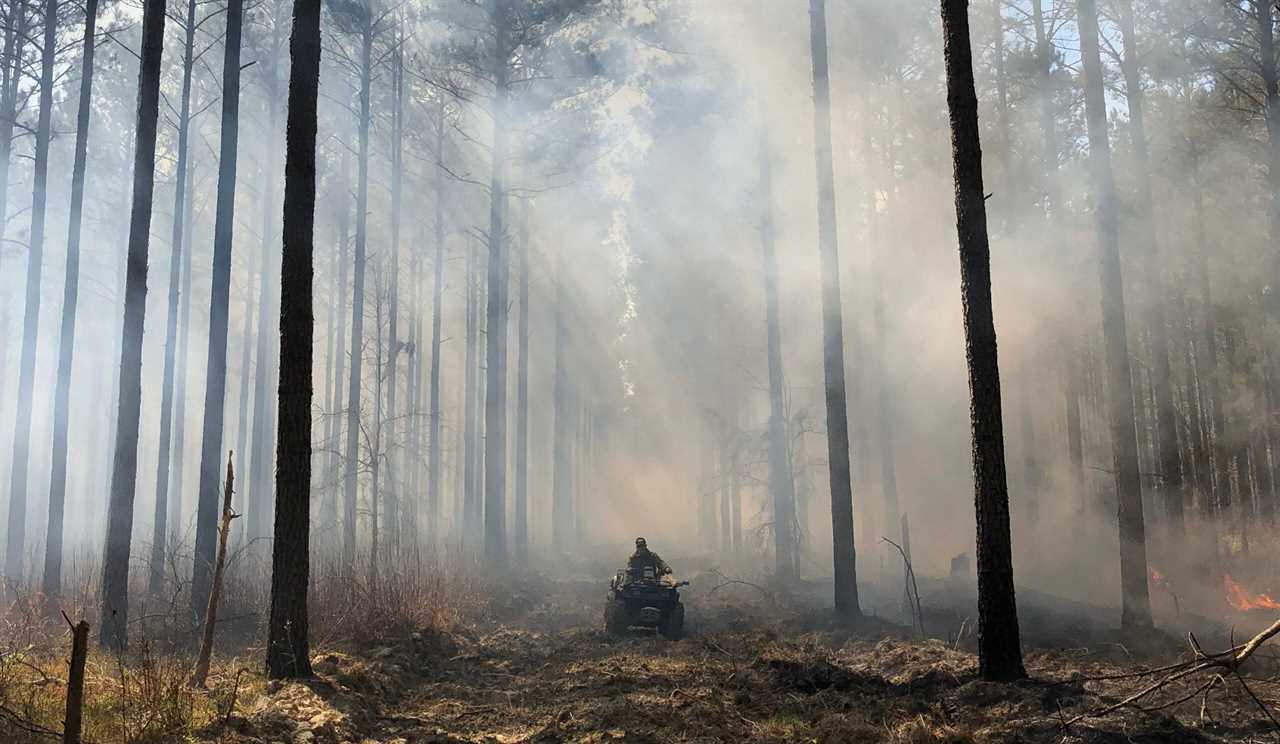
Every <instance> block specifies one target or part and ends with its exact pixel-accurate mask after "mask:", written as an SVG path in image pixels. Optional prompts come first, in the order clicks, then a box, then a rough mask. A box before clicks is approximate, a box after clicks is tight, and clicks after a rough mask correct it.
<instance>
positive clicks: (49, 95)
mask: <svg viewBox="0 0 1280 744" xmlns="http://www.w3.org/2000/svg"><path fill="white" fill-rule="evenodd" d="M57 33H58V3H57V0H46V2H45V9H44V42H43V45H42V48H43V52H42V53H41V55H40V114H39V119H38V120H37V122H36V144H35V165H34V167H33V172H32V177H31V182H32V189H31V240H30V243H29V244H28V246H27V293H26V311H25V312H24V314H23V316H22V320H23V325H22V355H21V356H20V357H19V361H18V398H17V411H16V414H15V416H14V427H13V463H12V465H11V467H10V470H9V530H8V542H7V543H6V551H5V561H4V572H5V576H8V577H9V578H10V579H14V580H17V581H21V580H22V579H23V575H24V573H25V570H24V566H23V554H24V553H25V552H26V539H27V469H28V466H29V465H30V459H31V420H32V404H33V402H34V401H33V398H34V394H35V382H36V342H37V340H38V338H39V336H40V283H41V275H42V274H43V271H44V229H45V212H46V207H47V206H48V192H49V133H50V126H51V123H52V119H53V64H54V61H55V57H56V56H57ZM147 216H148V219H149V218H150V206H148V215H147ZM145 250H146V246H145V244H144V246H143V251H144V252H145ZM143 292H144V294H145V292H146V288H145V287H143ZM140 326H141V316H139V329H138V332H139V334H141V332H142V331H141V327H140ZM136 446H137V442H134V447H135V456H136Z"/></svg>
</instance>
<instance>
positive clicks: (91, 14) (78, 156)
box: [42, 0, 98, 598]
mask: <svg viewBox="0 0 1280 744" xmlns="http://www.w3.org/2000/svg"><path fill="white" fill-rule="evenodd" d="M97 22H98V0H88V1H87V2H86V3H85V16H84V56H83V57H82V58H81V61H80V101H79V105H78V108H77V110H76V145H75V161H74V164H73V165H72V167H71V213H70V218H69V220H68V225H67V271H66V279H65V282H64V285H63V291H62V333H61V338H60V340H59V342H58V377H57V389H56V391H55V393H54V400H53V468H52V473H51V474H50V476H49V523H48V531H47V532H46V536H45V542H44V578H43V584H42V587H43V589H44V594H45V596H46V597H51V598H52V597H57V596H58V595H60V594H61V593H62V531H63V522H64V520H63V515H64V513H65V506H66V497H67V429H68V419H69V418H70V416H69V410H70V405H69V403H70V396H71V360H72V353H73V352H74V351H75V342H76V303H77V302H78V300H79V298H80V225H81V215H82V210H83V207H84V178H85V164H86V161H87V160H88V152H89V114H90V108H91V107H90V104H91V103H92V97H93V53H94V44H95V41H96V40H95V39H94V29H95V28H96V26H97Z"/></svg>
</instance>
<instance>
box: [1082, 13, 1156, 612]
mask: <svg viewBox="0 0 1280 744" xmlns="http://www.w3.org/2000/svg"><path fill="white" fill-rule="evenodd" d="M1078 13H1079V19H1078V23H1079V26H1080V42H1081V61H1082V64H1083V68H1084V88H1085V119H1086V123H1087V124H1088V129H1089V165H1090V170H1091V171H1092V173H1091V178H1092V181H1093V190H1094V200H1095V205H1094V207H1095V212H1096V219H1097V230H1098V254H1099V255H1098V259H1099V278H1100V280H1101V285H1102V335H1103V341H1104V344H1105V347H1106V365H1107V394H1108V398H1109V401H1108V405H1107V409H1108V416H1109V420H1110V422H1111V449H1112V458H1113V460H1114V463H1115V488H1116V501H1117V505H1118V511H1119V526H1120V585H1121V615H1120V625H1121V627H1122V628H1125V629H1133V628H1144V627H1148V626H1150V625H1151V599H1150V595H1149V593H1148V587H1147V539H1146V526H1145V524H1144V521H1143V515H1142V484H1141V481H1140V479H1139V475H1138V440H1137V431H1136V430H1135V428H1134V409H1133V384H1132V375H1131V373H1130V369H1129V344H1128V338H1127V331H1126V329H1125V308H1124V283H1123V280H1122V278H1121V269H1120V235H1119V233H1120V226H1119V220H1118V216H1117V213H1116V212H1117V205H1116V188H1115V179H1114V177H1113V175H1112V172H1111V143H1110V142H1109V141H1108V135H1107V111H1106V94H1105V92H1104V90H1103V81H1102V59H1101V57H1100V55H1099V51H1098V11H1097V7H1096V2H1095V0H1080V4H1079V8H1078Z"/></svg>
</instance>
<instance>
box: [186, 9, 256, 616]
mask: <svg viewBox="0 0 1280 744" xmlns="http://www.w3.org/2000/svg"><path fill="white" fill-rule="evenodd" d="M243 23H244V0H228V3H227V35H226V41H225V43H224V46H223V57H222V139H221V143H220V145H219V150H218V196H217V207H216V209H215V214H214V223H213V271H212V274H213V277H212V283H211V285H210V286H211V290H210V294H209V351H208V362H207V364H206V372H205V379H206V382H205V392H204V418H203V425H202V427H201V435H200V486H199V491H198V492H197V494H198V495H197V498H198V501H197V503H196V544H195V565H194V569H193V573H192V577H191V610H192V614H193V615H194V616H195V617H196V618H197V620H202V619H203V618H204V613H205V611H206V609H207V608H208V605H209V592H210V589H211V587H212V584H213V563H214V560H215V559H216V557H217V556H216V553H217V550H218V486H219V485H220V484H219V482H218V469H219V466H220V465H221V464H222V419H223V407H224V403H225V400H226V391H227V316H228V313H229V311H230V304H231V249H232V237H233V236H232V232H233V229H234V227H235V205H236V148H237V144H238V141H239V133H240V129H239V123H240V36H241V28H242V26H243ZM246 343H247V342H246ZM242 462H243V460H242ZM242 472H243V471H242Z"/></svg>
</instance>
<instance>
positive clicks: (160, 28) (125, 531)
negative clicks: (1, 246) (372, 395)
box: [32, 0, 165, 650]
mask: <svg viewBox="0 0 1280 744" xmlns="http://www.w3.org/2000/svg"><path fill="white" fill-rule="evenodd" d="M49 8H50V10H49V15H50V16H53V15H54V14H56V12H57V3H56V0H49ZM164 16H165V0H147V2H146V3H145V4H144V5H143V9H142V58H141V63H140V64H139V68H138V119H137V133H138V134H137V142H136V144H135V146H134V155H133V208H132V211H131V213H130V216H129V272H128V278H127V280H126V284H125V300H124V334H123V336H122V337H121V342H120V400H119V407H118V412H117V414H116V417H117V418H118V419H119V429H118V431H117V433H116V452H115V464H114V467H113V470H112V473H111V503H110V507H109V508H108V511H107V541H106V551H105V554H104V557H103V561H102V622H101V623H100V624H99V626H100V627H101V628H102V636H101V640H102V644H103V645H104V646H106V647H108V648H112V649H116V650H122V649H124V647H125V645H126V644H127V642H128V613H129V548H130V542H131V538H132V528H133V498H134V489H135V486H136V485H137V477H138V417H139V413H140V409H141V407H142V324H143V318H144V316H145V313H146V309H147V248H148V246H149V244H150V240H151V205H152V202H151V200H152V195H153V192H154V188H155V165H156V123H157V120H158V118H159V116H160V63H161V57H162V55H163V53H164V20H165V18H164ZM50 25H52V24H50ZM47 36H48V38H46V41H45V43H46V46H45V48H46V49H48V50H49V51H50V53H52V52H53V44H54V40H53V35H52V32H50V33H49V34H48V35H47ZM49 64H50V66H52V60H50V63H49ZM49 77H50V79H52V69H50V75H49ZM43 95H44V94H42V96H43ZM49 95H50V96H51V95H52V91H51V90H50V91H49ZM46 123H47V120H46ZM45 147H48V143H47V141H46V143H45ZM34 236H35V231H34V230H33V231H32V237H33V238H34Z"/></svg>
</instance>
